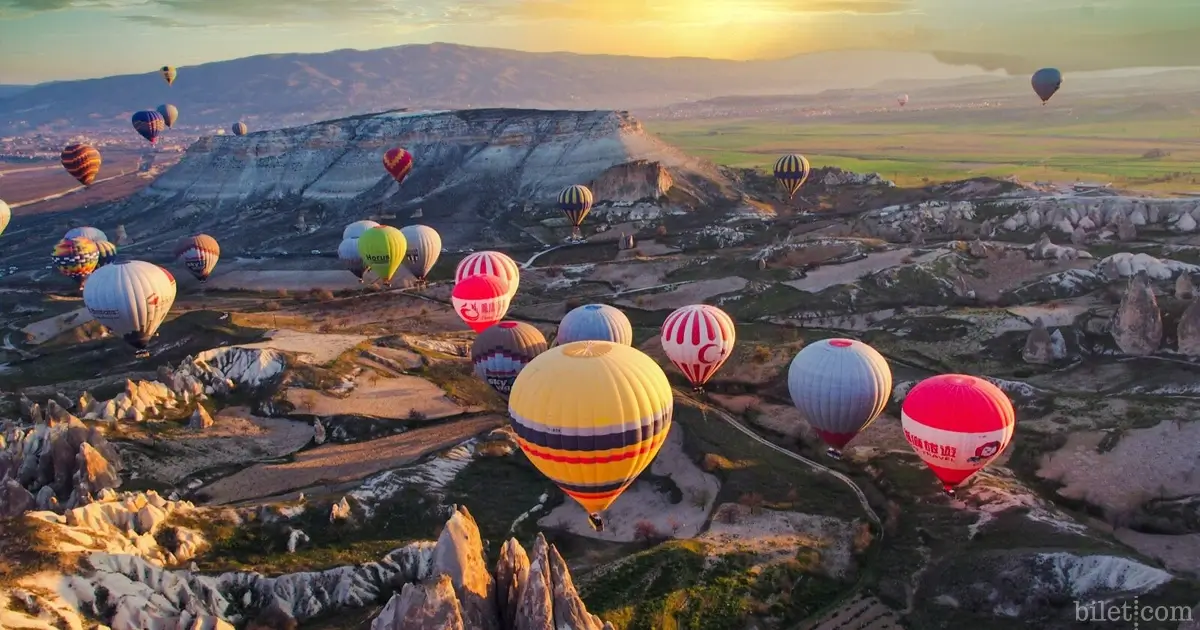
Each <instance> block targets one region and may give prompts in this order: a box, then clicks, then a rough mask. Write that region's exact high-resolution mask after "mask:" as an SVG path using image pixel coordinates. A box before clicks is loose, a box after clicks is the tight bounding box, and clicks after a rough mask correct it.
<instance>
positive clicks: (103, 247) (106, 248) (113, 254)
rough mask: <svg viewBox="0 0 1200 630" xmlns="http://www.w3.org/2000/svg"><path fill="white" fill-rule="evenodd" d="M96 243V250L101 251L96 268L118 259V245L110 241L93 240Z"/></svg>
mask: <svg viewBox="0 0 1200 630" xmlns="http://www.w3.org/2000/svg"><path fill="white" fill-rule="evenodd" d="M92 242H93V243H95V244H96V251H97V252H99V254H100V255H99V257H98V258H97V259H96V268H97V269H99V268H101V267H103V266H104V265H107V264H109V263H111V262H113V261H114V260H116V259H117V246H116V245H113V244H112V243H110V242H108V241H92Z"/></svg>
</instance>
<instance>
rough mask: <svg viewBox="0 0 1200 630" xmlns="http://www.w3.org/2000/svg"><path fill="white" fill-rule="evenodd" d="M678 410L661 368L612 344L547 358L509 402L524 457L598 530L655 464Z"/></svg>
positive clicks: (526, 373)
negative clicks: (623, 495)
mask: <svg viewBox="0 0 1200 630" xmlns="http://www.w3.org/2000/svg"><path fill="white" fill-rule="evenodd" d="M674 409H675V405H674V399H673V397H672V393H671V384H670V383H669V382H668V381H667V375H666V374H664V373H663V371H662V368H660V367H659V366H658V364H657V363H655V362H654V360H653V359H651V358H650V357H648V356H646V355H645V354H643V353H642V352H640V351H638V350H635V349H633V348H631V347H629V346H623V345H620V344H615V343H609V342H606V341H579V342H575V343H569V344H566V345H563V346H558V347H556V348H551V349H550V350H547V351H545V352H543V353H542V354H541V355H539V356H538V357H537V358H536V359H534V360H533V361H531V362H530V363H529V364H528V365H526V366H525V369H524V370H522V371H521V373H520V374H519V375H518V376H517V380H516V382H515V383H513V387H512V394H511V395H510V396H509V400H508V411H509V415H510V416H511V417H512V424H513V429H514V430H515V432H516V434H517V443H518V444H519V445H520V446H521V450H522V451H524V453H525V455H526V456H527V457H528V458H529V461H530V462H532V463H533V465H534V466H535V467H537V469H538V470H539V471H541V472H542V474H543V475H545V476H547V477H549V478H550V480H551V481H553V482H554V483H555V484H557V485H558V487H559V488H562V490H563V492H565V493H566V494H567V496H570V497H571V498H572V499H575V500H576V501H577V502H579V504H580V505H582V506H583V508H584V509H585V510H586V511H587V512H588V514H589V515H591V516H592V522H593V525H596V526H599V513H600V512H602V511H603V510H605V509H607V508H608V507H609V506H610V505H612V503H613V501H615V500H616V499H617V497H619V496H620V495H621V493H622V492H624V491H625V489H626V488H628V487H629V485H630V484H632V483H633V481H634V480H635V479H637V476H638V475H639V474H641V472H642V471H643V470H645V469H646V466H648V465H650V462H651V461H653V460H654V456H655V455H657V454H658V451H659V449H660V448H661V447H662V445H663V442H665V441H666V439H667V435H668V433H669V431H670V429H671V418H672V415H673V413H674Z"/></svg>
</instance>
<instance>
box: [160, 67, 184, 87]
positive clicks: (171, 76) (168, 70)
mask: <svg viewBox="0 0 1200 630" xmlns="http://www.w3.org/2000/svg"><path fill="white" fill-rule="evenodd" d="M158 72H159V74H161V75H162V78H163V80H164V81H166V82H167V85H171V84H173V83H175V77H177V76H179V73H178V72H176V71H175V68H173V67H172V66H163V67H161V68H159V69H158Z"/></svg>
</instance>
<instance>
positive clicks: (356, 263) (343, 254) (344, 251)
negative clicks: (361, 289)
mask: <svg viewBox="0 0 1200 630" xmlns="http://www.w3.org/2000/svg"><path fill="white" fill-rule="evenodd" d="M338 259H339V260H341V261H342V262H343V263H345V264H346V266H347V267H348V268H349V269H350V273H352V274H354V277H355V278H358V279H359V280H362V277H363V273H364V272H366V270H367V265H366V264H365V263H364V262H363V259H362V256H360V255H359V253H358V239H356V238H346V239H342V243H341V245H338Z"/></svg>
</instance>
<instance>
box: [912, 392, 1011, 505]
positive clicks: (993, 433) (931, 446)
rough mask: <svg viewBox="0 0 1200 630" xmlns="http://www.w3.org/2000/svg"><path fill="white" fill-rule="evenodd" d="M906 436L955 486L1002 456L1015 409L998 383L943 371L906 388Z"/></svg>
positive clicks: (947, 487)
mask: <svg viewBox="0 0 1200 630" xmlns="http://www.w3.org/2000/svg"><path fill="white" fill-rule="evenodd" d="M900 424H901V426H903V427H904V438H905V439H906V440H908V443H909V445H910V446H912V448H913V450H914V451H916V453H917V455H918V456H919V457H920V458H921V459H922V460H924V462H925V465H927V466H929V469H930V470H932V471H933V474H934V475H936V476H937V478H938V479H940V480H941V482H942V487H943V488H944V489H945V490H946V492H947V493H948V494H951V495H953V494H954V487H955V486H957V485H959V484H961V483H962V482H964V481H966V480H967V479H968V478H970V477H971V475H974V474H975V473H976V472H978V471H979V470H981V469H982V468H983V467H984V466H987V465H988V464H989V463H990V462H991V461H992V460H994V459H996V458H997V457H999V456H1000V453H1002V452H1004V449H1005V448H1007V447H1008V443H1009V442H1010V441H1012V436H1013V428H1014V426H1015V425H1016V413H1015V412H1014V411H1013V406H1012V401H1010V400H1009V399H1008V396H1006V395H1005V394H1004V392H1002V391H1000V388H999V387H996V386H995V385H993V384H991V383H989V382H988V381H985V380H983V379H981V378H978V377H975V376H967V375H964V374H941V375H938V376H934V377H932V378H927V379H925V380H923V381H921V382H920V383H917V385H916V386H915V387H913V388H912V390H910V391H909V392H908V396H906V397H905V398H904V404H903V405H901V408H900Z"/></svg>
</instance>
